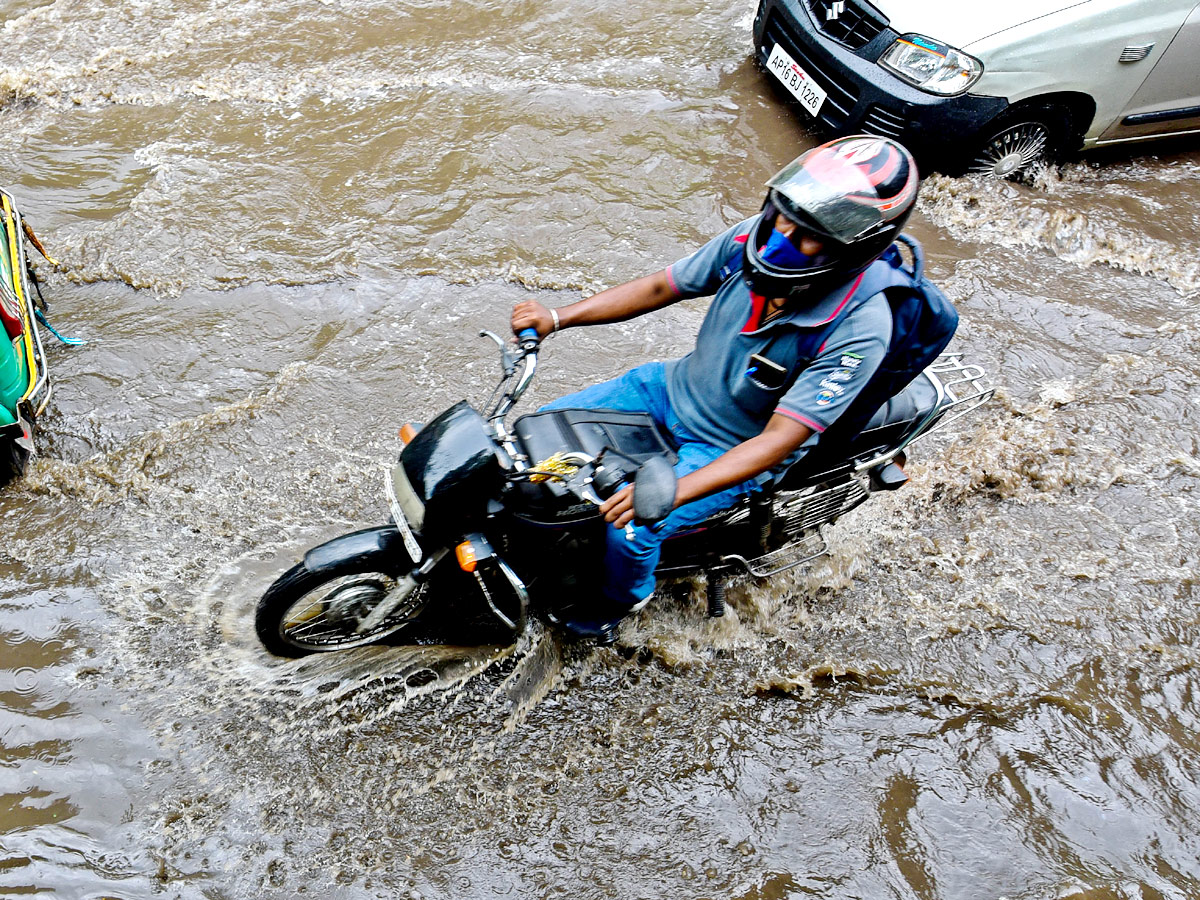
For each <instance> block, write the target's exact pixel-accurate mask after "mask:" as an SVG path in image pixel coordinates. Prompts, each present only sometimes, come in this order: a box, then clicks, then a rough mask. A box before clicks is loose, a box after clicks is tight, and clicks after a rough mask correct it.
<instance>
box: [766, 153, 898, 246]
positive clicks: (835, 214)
mask: <svg viewBox="0 0 1200 900" xmlns="http://www.w3.org/2000/svg"><path fill="white" fill-rule="evenodd" d="M804 161H805V157H801V158H800V159H798V160H795V161H794V162H792V163H789V164H788V165H787V166H784V168H783V169H781V170H780V171H779V172H778V173H777V174H776V175H775V177H774V178H772V179H771V180H770V181H768V182H767V187H768V188H770V189H771V192H772V199H773V200H774V201H775V204H776V206H778V207H779V210H780V212H782V213H783V214H784V215H785V216H787V217H788V218H789V219H791V220H792V221H794V222H796V223H797V224H798V225H801V226H805V227H810V228H811V227H814V226H815V228H816V229H817V231H818V232H820V233H822V234H824V235H825V236H826V237H831V238H833V239H834V240H837V241H841V242H842V243H849V242H851V241H853V240H855V239H857V238H860V237H862V236H863V235H864V234H866V233H867V232H868V231H870V230H871V229H872V228H875V227H877V226H879V225H880V224H881V223H882V222H883V213H882V212H881V211H880V210H879V208H878V207H877V206H876V205H874V204H877V203H878V202H879V194H878V192H877V191H876V190H875V186H874V185H873V184H871V182H870V180H869V179H868V178H867V176H866V175H865V174H864V173H863V172H862V171H861V170H860V169H859V168H857V167H856V166H847V165H822V162H823V161H822V160H821V157H820V156H817V157H816V158H808V159H807V161H806V162H804Z"/></svg>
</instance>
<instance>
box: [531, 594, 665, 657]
mask: <svg viewBox="0 0 1200 900" xmlns="http://www.w3.org/2000/svg"><path fill="white" fill-rule="evenodd" d="M649 602H650V598H649V597H647V598H645V599H644V600H642V601H641V602H640V603H635V604H634V605H633V606H622V605H620V604H617V603H613V602H612V601H611V600H608V599H606V598H604V599H596V600H593V601H591V602H588V603H576V604H571V605H570V606H568V607H565V608H560V609H558V610H553V611H552V612H551V613H550V619H551V621H553V622H555V623H557V624H559V625H561V626H562V627H563V630H564V631H566V632H567V633H568V634H570V635H572V636H573V637H577V638H590V639H591V640H594V641H595V642H596V643H597V644H600V645H601V646H608V645H609V644H612V643H615V642H616V640H617V628H618V627H619V626H620V624H621V621H622V620H623V619H624V618H625V617H626V616H629V615H632V614H633V613H635V612H638V611H639V610H641V609H642V608H643V607H644V606H645V605H646V604H647V603H649Z"/></svg>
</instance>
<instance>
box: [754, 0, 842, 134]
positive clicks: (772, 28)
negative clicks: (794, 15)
mask: <svg viewBox="0 0 1200 900" xmlns="http://www.w3.org/2000/svg"><path fill="white" fill-rule="evenodd" d="M775 44H782V45H783V49H784V50H786V51H787V52H788V54H789V55H790V56H791V57H792V59H794V60H795V61H796V62H797V63H798V64H799V66H800V68H802V69H803V70H804V71H805V72H808V73H809V74H811V75H813V76H814V77H815V78H816V79H817V80H818V81H819V82H820V84H821V87H823V88H825V92H826V97H825V102H824V103H823V104H822V105H821V112H820V114H819V116H818V118H819V119H820V121H821V123H822V124H824V125H825V126H827V127H829V128H831V129H838V128H842V127H844V126H845V125H846V123H847V122H848V121H849V119H850V112H851V110H853V109H854V104H855V103H857V102H858V89H857V88H856V87H855V85H854V84H853V83H852V82H850V81H848V80H845V79H841V78H838V77H837V70H836V69H833V68H831V67H829V66H822V65H821V64H820V63H818V62H817V61H816V60H815V59H813V57H812V56H811V54H809V52H808V49H807V48H806V47H805V46H803V45H801V44H797V43H796V42H795V41H793V40H792V38H791V37H790V35H789V34H788V32H787V30H786V29H785V28H783V27H780V22H779V19H778V18H777V17H776V15H774V14H772V15H771V16H770V17H769V18H768V19H767V22H766V26H765V27H764V28H763V52H764V53H769V52H770V48H771V47H773V46H774V45H775ZM763 59H764V60H765V59H766V57H765V56H764V57H763Z"/></svg>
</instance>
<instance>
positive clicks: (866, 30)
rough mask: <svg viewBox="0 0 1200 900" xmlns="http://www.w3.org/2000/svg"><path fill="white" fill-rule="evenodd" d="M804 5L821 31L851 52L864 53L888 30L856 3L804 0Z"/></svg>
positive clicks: (839, 0) (885, 23) (838, 0)
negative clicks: (868, 45)
mask: <svg viewBox="0 0 1200 900" xmlns="http://www.w3.org/2000/svg"><path fill="white" fill-rule="evenodd" d="M804 5H805V6H807V7H808V12H809V15H811V16H812V19H813V24H815V25H816V26H817V28H819V29H821V31H822V32H824V33H825V34H826V35H828V36H829V37H831V38H833V39H834V40H835V41H837V42H838V43H839V44H844V45H845V46H847V47H849V48H850V49H851V50H861V49H862V48H863V47H865V46H867V44H869V43H871V41H873V40H875V38H877V37H879V35H880V34H881V33H882V32H883V29H884V28H886V27H887V22H886V21H883V20H880V19H879V18H878V17H876V15H875V14H874V13H871V12H868V11H867V10H866V9H864V8H863V7H861V6H859V5H858V4H857V3H855V2H854V0H804Z"/></svg>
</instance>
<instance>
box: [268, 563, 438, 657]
mask: <svg viewBox="0 0 1200 900" xmlns="http://www.w3.org/2000/svg"><path fill="white" fill-rule="evenodd" d="M395 562H396V560H395V557H394V555H393V554H391V553H385V552H383V551H380V552H378V553H373V554H367V555H359V556H355V557H352V558H349V559H346V560H345V561H342V562H339V563H335V564H333V565H326V566H323V567H321V568H320V569H318V570H316V571H313V570H310V569H309V568H308V566H307V565H306V564H305V563H304V562H301V563H299V564H297V565H295V566H293V567H292V568H291V569H289V570H288V571H286V572H284V573H283V575H281V576H279V578H278V579H277V580H276V582H275V583H274V584H273V585H271V587H270V588H268V589H267V592H266V593H265V594H263V596H262V599H261V600H259V601H258V609H257V611H256V612H255V616H254V627H255V630H256V631H257V633H258V639H259V640H260V641H262V644H263V646H264V647H266V649H267V650H268V651H270V652H271V653H273V654H275V655H276V656H306V655H308V654H310V653H332V652H334V651H337V650H349V649H351V648H353V647H363V646H366V645H367V644H374V643H377V642H379V641H382V640H384V639H385V638H388V637H391V636H392V635H393V634H395V633H396V632H398V631H400V630H401V629H403V628H405V627H406V626H408V625H409V624H411V623H412V622H413V621H414V620H415V619H416V618H417V616H418V615H420V613H421V611H422V610H423V609H424V608H425V604H426V603H427V602H428V600H429V588H430V586H429V584H428V583H423V584H419V585H417V587H416V588H415V589H414V590H413V592H412V593H411V594H409V596H408V597H406V598H405V599H404V601H403V602H402V603H401V604H400V605H399V606H398V607H397V608H396V609H395V610H394V611H393V612H392V613H391V614H390V615H389V616H388V617H387V618H385V619H384V620H383V621H381V622H379V623H378V624H376V625H375V626H373V627H372V628H370V629H367V630H362V631H360V630H359V628H360V623H361V622H362V620H363V619H364V617H365V616H366V615H367V614H368V613H369V612H370V611H371V610H372V609H374V608H375V606H376V605H377V604H378V603H379V602H380V601H381V600H383V598H384V597H386V596H387V595H388V593H389V592H390V591H391V590H392V589H393V588H395V587H396V584H397V576H399V575H400V574H401V573H396V572H395Z"/></svg>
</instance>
